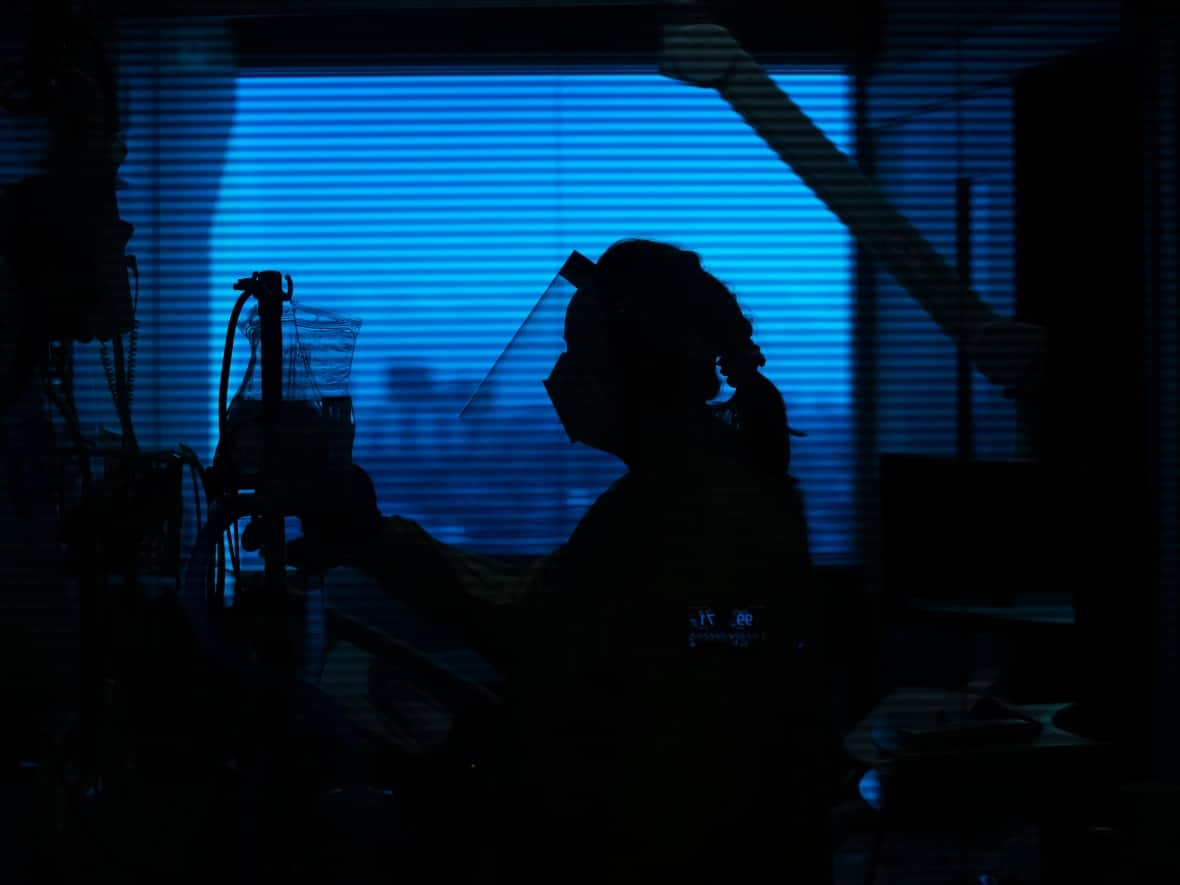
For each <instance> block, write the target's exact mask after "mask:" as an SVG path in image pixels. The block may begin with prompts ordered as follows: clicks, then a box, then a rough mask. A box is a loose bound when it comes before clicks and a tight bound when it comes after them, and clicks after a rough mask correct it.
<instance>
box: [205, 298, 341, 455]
mask: <svg viewBox="0 0 1180 885" xmlns="http://www.w3.org/2000/svg"><path fill="white" fill-rule="evenodd" d="M360 327H361V321H360V320H359V319H354V318H352V317H346V316H343V315H341V314H338V313H335V312H333V311H330V310H325V309H323V308H318V307H310V306H308V305H304V304H300V303H299V302H296V301H288V302H284V303H283V313H282V330H283V383H282V401H281V402H280V405H279V448H280V452H279V463H280V465H281V467H282V469H283V470H284V471H301V470H318V469H323V468H324V467H325V466H327V467H336V468H343V467H348V466H349V465H350V464H351V463H352V443H353V439H354V437H355V435H356V423H355V418H354V414H353V408H352V397H351V395H350V394H349V379H350V377H351V375H352V359H353V353H354V351H355V349H356V339H357V335H358V333H359V332H360ZM238 328H239V330H240V331H241V332H242V334H243V335H245V336H246V338H247V340H249V342H250V362H249V365H248V366H247V367H246V373H245V375H244V376H243V379H242V384H241V386H240V387H239V388H238V392H237V393H236V394H235V395H234V398H233V400H232V401H231V403H230V405H229V408H228V409H227V410H226V438H225V439H222V440H221V446H220V448H221V450H222V452H223V453H224V455H225V456H226V457H228V458H229V460H230V461H231V463H232V464H233V466H234V468H235V472H236V473H237V474H238V475H239V476H240V477H242V476H249V475H251V474H254V473H256V472H257V470H258V468H259V466H260V464H261V460H262V441H263V435H264V434H263V425H262V323H261V318H260V316H259V312H258V308H257V306H255V307H254V309H253V310H251V311H250V313H249V314H248V315H247V316H246V318H245V319H244V320H242V321H241V323H240V324H239V326H238Z"/></svg>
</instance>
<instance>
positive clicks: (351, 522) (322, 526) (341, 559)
mask: <svg viewBox="0 0 1180 885" xmlns="http://www.w3.org/2000/svg"><path fill="white" fill-rule="evenodd" d="M285 496H286V498H287V504H286V506H285V508H284V510H285V511H286V512H287V513H289V514H290V515H292V516H295V517H296V518H298V519H299V524H300V527H301V528H302V530H303V536H302V537H299V538H294V539H293V540H291V541H289V542H288V543H287V551H286V553H287V556H286V559H287V563H288V564H289V565H292V566H294V567H295V568H298V569H303V570H307V571H311V572H323V571H327V570H328V569H331V568H335V567H336V566H342V565H344V566H361V565H362V563H363V562H364V561H366V560H367V559H368V557H369V555H370V553H371V551H372V550H373V549H374V547H375V546H376V543H377V538H378V536H379V534H380V532H381V512H380V510H378V509H377V492H376V489H375V488H374V487H373V480H372V478H370V476H369V474H368V473H366V472H365V471H364V470H363V469H362V468H361V467H359V466H357V465H355V464H354V465H352V466H351V467H350V468H348V469H347V470H341V471H326V472H323V473H317V474H314V475H311V476H304V477H300V478H299V479H296V480H293V481H292V482H290V483H289V484H288V487H287V488H286V489H285ZM264 537H265V532H264V531H263V526H262V525H261V521H260V520H257V519H255V520H253V521H251V522H250V524H249V525H248V526H247V527H246V530H245V531H244V532H243V534H242V546H243V547H244V548H245V549H247V550H261V552H262V555H263V556H264V557H265V556H266V550H265V546H264V544H263V538H264Z"/></svg>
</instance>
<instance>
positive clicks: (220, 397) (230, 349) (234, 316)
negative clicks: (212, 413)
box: [217, 292, 251, 438]
mask: <svg viewBox="0 0 1180 885" xmlns="http://www.w3.org/2000/svg"><path fill="white" fill-rule="evenodd" d="M250 298H251V293H250V292H243V293H242V294H241V295H239V296H238V300H237V301H235V302H234V309H233V310H232V311H231V312H230V315H229V325H228V326H227V327H226V330H225V352H224V353H223V355H222V357H221V384H220V387H219V389H218V392H217V432H218V434H219V435H220V436H221V437H223V438H224V436H225V425H226V408H227V404H226V400H227V398H228V396H229V371H230V363H231V362H232V361H233V356H234V331H235V330H236V329H237V326H238V319H239V317H241V315H242V308H243V307H244V306H245V304H246V302H247V301H248V300H249V299H250Z"/></svg>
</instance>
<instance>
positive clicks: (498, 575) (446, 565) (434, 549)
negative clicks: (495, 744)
mask: <svg viewBox="0 0 1180 885" xmlns="http://www.w3.org/2000/svg"><path fill="white" fill-rule="evenodd" d="M366 548H367V549H366V550H365V551H363V553H362V554H361V556H360V561H359V562H358V563H357V565H358V567H359V568H360V569H361V570H362V571H363V572H365V573H366V574H368V575H369V576H371V577H373V578H374V579H376V580H377V581H378V582H379V583H380V584H381V586H382V588H384V589H385V590H386V591H387V592H389V593H390V594H391V595H393V596H395V597H397V598H398V599H400V600H402V601H404V602H405V603H407V604H408V605H411V606H413V607H414V608H415V609H417V610H418V611H420V612H422V613H423V614H425V615H426V616H427V617H429V618H431V619H433V620H435V621H438V622H440V623H445V624H447V625H450V626H452V627H454V628H456V629H457V631H458V632H459V634H460V636H462V638H463V639H465V640H466V641H467V642H469V643H470V644H471V645H472V647H473V648H475V650H476V651H478V652H480V653H481V654H482V655H484V657H486V658H487V659H488V661H489V662H490V663H491V664H492V665H493V666H496V667H497V668H498V669H501V670H503V667H504V666H506V665H508V664H509V663H510V661H511V659H512V658H513V657H514V655H515V651H516V649H517V647H518V636H519V631H520V629H521V627H520V621H521V610H522V609H523V607H524V603H525V602H526V601H528V600H529V599H530V598H532V597H533V596H534V595H535V594H536V593H537V592H538V591H539V588H540V587H541V586H542V584H543V583H544V580H545V579H544V576H545V575H546V574H547V573H548V572H549V571H550V569H551V567H552V565H553V563H554V562H556V561H557V559H558V558H559V557H560V553H561V551H560V549H559V550H558V551H555V552H554V553H551V554H548V555H546V556H542V557H538V558H537V559H536V560H534V561H533V562H532V563H529V564H524V565H517V564H514V563H511V562H508V561H505V560H501V559H497V558H495V557H491V556H481V555H478V554H473V553H469V552H467V551H465V550H462V549H460V548H459V547H456V546H454V545H452V544H447V543H444V542H443V541H440V540H439V539H438V538H435V537H434V536H433V535H431V534H430V533H429V532H427V531H426V530H425V529H424V528H422V526H421V525H419V524H418V523H416V522H414V521H413V520H410V519H405V518H403V517H399V516H390V517H386V518H384V519H383V520H382V525H381V529H380V532H379V533H378V534H377V535H376V537H375V539H374V540H373V541H372V542H371V543H369V544H367V545H366Z"/></svg>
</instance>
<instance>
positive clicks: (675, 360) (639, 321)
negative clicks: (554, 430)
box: [550, 239, 791, 474]
mask: <svg viewBox="0 0 1180 885" xmlns="http://www.w3.org/2000/svg"><path fill="white" fill-rule="evenodd" d="M752 333H753V327H752V326H751V323H750V321H749V319H748V318H747V317H746V315H745V314H744V313H743V311H742V309H741V305H740V304H739V303H738V301H737V299H736V298H735V296H734V294H733V293H732V292H731V291H730V290H729V289H728V288H727V287H726V286H725V285H724V284H723V283H722V282H721V281H720V280H718V279H717V278H716V277H715V276H713V275H712V274H710V273H709V272H707V271H706V270H705V269H704V268H703V267H702V265H701V259H700V256H699V255H698V254H697V253H695V252H691V251H688V250H685V249H680V248H677V247H676V246H672V245H669V244H667V243H660V242H654V241H651V240H641V239H628V240H621V241H619V242H617V243H615V244H614V245H612V246H611V247H610V248H608V249H607V250H606V251H605V252H604V253H603V254H602V256H601V257H600V258H599V259H598V262H597V264H596V267H595V269H594V273H593V285H592V286H591V287H589V288H588V289H585V290H583V289H579V290H578V291H577V292H576V293H575V294H574V296H573V298H572V299H571V300H570V304H569V307H568V308H567V312H566V323H565V338H566V355H565V357H563V360H565V362H564V364H562V363H559V369H560V371H557V370H555V373H554V375H555V377H556V376H561V377H562V380H563V382H564V384H565V387H566V391H565V396H564V398H563V397H562V396H555V397H554V404H555V405H556V406H558V411H559V413H563V414H562V420H563V423H565V424H566V427H567V429H570V430H571V436H572V437H575V438H577V439H579V440H580V441H582V442H584V443H586V444H587V445H590V446H593V447H594V448H598V449H601V450H603V451H607V452H611V453H612V454H616V455H619V456H620V457H622V458H624V460H628V459H629V457H630V456H632V455H633V454H634V452H635V451H636V448H637V445H639V444H640V443H642V437H643V435H644V434H645V433H647V432H648V431H649V429H650V428H651V427H653V426H656V425H660V424H662V425H663V426H665V427H667V426H669V422H671V426H673V427H674V426H675V425H676V422H677V421H678V420H680V419H691V418H692V417H693V416H695V415H699V414H701V413H702V412H706V411H707V409H708V408H709V406H708V404H709V403H710V402H711V401H712V400H714V399H715V398H716V397H717V395H718V394H719V393H720V390H721V380H720V378H719V377H718V372H717V369H718V367H720V369H721V373H722V374H724V375H725V376H726V380H727V381H728V383H729V384H730V386H732V387H733V388H734V394H733V396H732V397H731V398H730V399H729V400H727V401H725V402H723V403H718V404H715V405H714V406H713V409H714V411H715V413H716V414H717V415H718V416H720V417H721V418H723V419H725V420H726V421H727V422H728V423H729V424H731V425H732V426H733V427H734V428H735V429H736V430H737V431H738V436H739V438H740V440H741V442H742V447H743V448H744V450H745V452H746V454H747V456H748V457H749V458H750V460H751V461H752V463H754V464H755V465H756V466H757V467H758V468H759V469H761V470H764V471H766V472H767V473H771V474H783V473H785V472H786V470H787V468H788V467H789V465H790V451H791V449H790V436H789V434H790V433H791V431H790V429H789V427H788V425H787V413H786V406H785V404H784V403H783V398H782V395H781V394H780V393H779V391H778V389H777V388H776V387H775V386H774V384H773V382H771V381H770V380H769V379H768V378H766V376H764V375H762V374H761V373H760V372H759V371H758V370H759V368H761V366H763V365H764V364H765V362H766V361H765V359H764V358H763V357H762V354H761V351H760V350H759V349H758V347H757V345H755V344H754V342H753V340H752V338H751V335H752ZM553 380H554V379H553V378H551V379H550V382H552V381H553ZM550 392H551V394H552V393H554V392H555V388H552V387H551V391H550ZM563 402H564V403H565V404H566V407H565V408H562V403H563ZM575 402H576V403H577V408H576V409H575V408H572V407H571V406H572V404H573V403H575ZM575 412H576V414H574V413H575ZM571 428H573V429H571Z"/></svg>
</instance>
